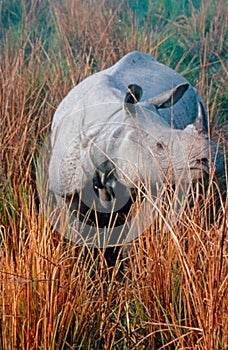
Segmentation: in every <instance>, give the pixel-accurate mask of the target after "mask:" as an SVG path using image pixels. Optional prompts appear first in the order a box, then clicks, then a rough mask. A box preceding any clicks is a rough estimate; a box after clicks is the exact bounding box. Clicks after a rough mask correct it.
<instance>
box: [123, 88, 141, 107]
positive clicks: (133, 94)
mask: <svg viewBox="0 0 228 350" xmlns="http://www.w3.org/2000/svg"><path fill="white" fill-rule="evenodd" d="M142 93H143V91H142V88H141V86H139V85H137V84H131V85H128V92H127V93H126V96H125V99H124V103H125V105H126V104H128V103H129V104H135V103H137V102H139V101H140V99H141V97H142Z"/></svg>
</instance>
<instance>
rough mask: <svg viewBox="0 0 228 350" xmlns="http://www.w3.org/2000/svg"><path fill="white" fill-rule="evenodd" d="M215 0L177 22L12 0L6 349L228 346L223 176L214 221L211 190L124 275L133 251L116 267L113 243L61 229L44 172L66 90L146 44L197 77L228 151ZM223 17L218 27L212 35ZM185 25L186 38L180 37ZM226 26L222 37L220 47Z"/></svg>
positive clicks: (3, 285)
mask: <svg viewBox="0 0 228 350" xmlns="http://www.w3.org/2000/svg"><path fill="white" fill-rule="evenodd" d="M209 3H210V4H211V7H208V8H207V10H206V5H205V4H206V2H205V1H202V3H201V6H200V7H199V9H198V10H196V9H194V7H192V10H191V11H192V12H191V13H190V15H188V16H187V17H184V16H180V17H179V18H176V19H175V20H174V19H171V20H170V21H166V20H165V19H164V17H162V16H163V14H162V13H157V14H156V15H157V17H156V18H159V19H160V22H157V24H156V25H153V26H152V27H151V25H150V21H149V17H148V18H147V20H146V21H145V23H144V24H141V23H140V22H139V21H138V19H137V18H136V16H135V15H134V13H133V12H131V11H130V9H129V8H126V3H124V2H121V3H118V4H117V3H116V2H115V1H111V0H110V1H101V2H100V3H99V4H98V3H97V1H92V0H91V1H88V2H86V1H78V0H77V1H72V0H66V1H64V2H61V1H58V0H50V1H48V2H47V1H42V0H41V1H33V2H28V1H26V0H21V1H12V2H11V4H10V2H8V1H6V0H4V1H3V3H2V4H1V21H2V23H3V24H4V23H5V22H6V21H8V22H7V25H5V27H4V26H3V27H2V31H1V36H0V37H1V51H0V113H1V118H0V121H1V124H0V125H1V129H0V130H1V132H0V134H1V139H0V144H1V147H0V150H1V163H0V176H1V184H0V215H1V222H0V235H1V238H0V245H1V251H0V295H1V297H0V315H1V316H0V348H1V349H4V350H8V349H23V350H24V349H27V350H31V349H42V350H43V349H202V350H205V349H211V350H212V349H226V346H227V343H228V324H227V319H228V294H227V293H228V287H227V286H228V263H227V258H228V255H227V254H228V251H227V216H226V213H227V203H226V202H225V201H224V200H223V199H222V197H221V192H220V190H219V189H218V191H217V194H218V196H216V197H218V200H217V203H215V195H214V188H215V185H213V184H212V183H211V185H210V196H209V197H210V206H211V207H212V211H214V212H215V211H216V213H217V216H216V218H215V219H214V221H213V222H212V223H211V224H210V225H208V213H207V210H206V209H204V208H205V207H203V208H201V207H200V206H199V204H198V202H197V200H195V203H194V206H193V208H192V209H191V211H190V213H187V214H186V216H185V217H183V220H181V221H180V223H179V224H178V225H174V224H173V225H171V227H170V228H169V230H168V232H167V230H166V229H165V227H164V222H163V221H162V220H161V219H160V221H158V223H157V222H156V223H154V224H152V226H151V227H150V229H148V230H147V231H146V232H145V233H144V235H143V236H142V237H140V239H139V241H137V242H134V244H132V246H131V247H130V248H129V250H128V251H127V252H125V255H126V261H125V276H124V278H119V269H120V265H121V263H120V261H118V262H117V264H116V266H115V267H114V270H113V271H111V272H110V273H108V268H107V266H106V262H105V260H104V258H103V255H102V253H100V254H97V255H93V254H92V253H91V254H90V253H89V252H88V251H86V250H85V249H82V248H80V249H78V248H77V247H75V246H73V245H72V244H71V243H70V242H66V241H65V239H64V236H61V235H60V234H56V232H54V230H53V229H52V228H51V227H50V224H49V223H48V222H47V220H46V219H45V216H44V215H43V213H42V208H39V204H38V198H37V190H36V183H35V170H36V166H35V159H36V157H37V154H38V152H39V149H40V147H41V146H42V143H43V141H44V140H45V139H46V137H47V135H48V133H49V129H50V123H51V118H52V116H53V113H54V111H55V109H56V107H57V106H58V104H59V102H60V101H61V100H62V98H63V97H64V96H65V95H66V94H67V92H68V91H69V90H70V89H71V88H72V87H73V86H74V85H75V84H77V83H78V82H79V81H81V80H82V79H84V78H85V77H86V76H88V75H90V74H92V73H93V72H95V71H97V70H100V69H103V68H106V67H107V66H110V65H111V64H113V63H114V62H116V61H117V59H119V58H120V57H121V56H122V55H124V54H125V53H127V52H129V51H132V50H135V49H138V50H141V51H145V52H148V53H151V54H153V55H154V56H155V57H158V58H162V60H163V62H164V63H170V65H172V66H173V67H176V68H177V69H179V71H182V72H183V73H184V74H186V76H188V78H189V77H190V78H192V82H195V83H196V86H197V87H199V90H200V93H201V96H202V97H203V99H204V101H205V102H206V106H207V109H208V112H209V117H210V122H211V123H212V124H213V125H214V128H213V130H214V134H215V136H216V137H217V140H218V142H219V143H220V149H221V153H222V154H223V155H224V159H226V154H227V153H226V147H227V124H226V122H227V120H226V115H227V114H226V113H227V109H226V108H227V105H226V104H225V88H224V86H225V82H226V81H225V74H227V70H226V69H227V68H226V65H225V60H224V47H225V45H227V42H226V36H225V35H226V34H225V32H226V29H227V22H225V18H224V13H225V12H224V5H225V3H224V2H223V1H218V2H216V4H215V3H214V2H213V1H211V2H209ZM212 5H213V6H214V8H213V7H212ZM12 6H13V7H12ZM151 6H152V5H151ZM213 9H214V10H213ZM209 10H210V11H211V12H210V11H209ZM212 10H213V11H212ZM10 11H11V12H10ZM209 12H210V13H209ZM209 15H210V19H211V18H212V19H213V21H214V22H213V21H212V22H213V23H214V24H213V26H211V27H210V26H209V28H208V27H207V30H206V31H204V30H203V28H202V30H201V32H200V34H198V32H197V31H198V30H199V29H198V27H197V26H198V24H197V23H199V21H200V23H201V24H202V27H203V23H204V24H205V27H206V25H207V26H208V16H209ZM216 16H217V17H216ZM15 18H16V19H15ZM6 19H7V20H6ZM226 19H227V17H226ZM3 20H4V21H5V22H4V21H3ZM220 26H221V27H222V28H223V29H222V30H220V29H219V28H220ZM189 28H190V30H189ZM191 28H193V29H194V30H195V32H194V30H191ZM175 32H178V37H179V38H180V42H179V46H178V47H177V43H175V45H173V46H172V41H170V38H172V37H173V35H174V33H175ZM188 33H189V35H190V34H191V37H190V36H188ZM194 33H195V34H194ZM218 33H219V34H220V35H219V36H218ZM203 34H205V36H203ZM206 34H207V35H206ZM213 35H214V36H215V37H216V38H219V41H218V42H217V44H216V45H215V44H214V46H213V47H211V46H210V45H212V42H213V41H212V38H213V37H214V36H213ZM216 35H217V36H216ZM189 38H190V39H189ZM194 44H195V45H194ZM182 47H184V49H185V52H186V55H184V56H183V55H182V51H181V48H182ZM177 53H179V54H180V53H181V57H179V58H178V55H177ZM213 55H215V56H216V57H217V59H216V60H215V62H214V61H213V62H214V63H213V62H212V58H213V57H214V56H213ZM212 56H213V57H212ZM188 57H190V59H189V60H188ZM177 58H178V59H177ZM225 165H226V162H225ZM223 188H224V189H225V191H226V189H227V178H226V179H225V180H223ZM224 189H223V191H224ZM219 195H220V196H219ZM204 201H205V206H206V207H207V206H208V204H207V203H208V202H209V199H208V197H207V198H205V200H204ZM218 207H219V208H218ZM162 209H163V208H162Z"/></svg>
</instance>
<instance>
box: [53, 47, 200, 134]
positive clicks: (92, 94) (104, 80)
mask: <svg viewBox="0 0 228 350" xmlns="http://www.w3.org/2000/svg"><path fill="white" fill-rule="evenodd" d="M184 82H187V80H186V79H185V78H184V77H182V76H181V75H180V74H179V73H177V72H175V71H174V70H173V69H171V68H169V67H167V66H165V65H163V64H161V63H159V62H157V61H156V60H155V59H154V58H153V57H151V56H150V55H148V54H144V53H141V52H137V51H135V52H131V53H129V54H127V55H126V56H124V57H123V58H122V59H120V60H119V61H118V62H117V63H116V64H115V65H113V66H112V67H110V68H108V69H105V70H103V71H100V72H98V73H96V74H93V75H92V76H90V77H88V78H86V79H85V80H84V81H82V82H81V83H80V84H78V85H77V86H76V87H75V88H73V89H72V90H71V91H70V93H69V94H68V95H67V96H66V97H65V98H64V99H63V101H62V102H61V103H60V105H59V107H58V109H57V111H56V113H55V116H54V118H53V124H52V128H54V127H55V126H57V125H59V124H60V123H61V122H62V120H63V119H65V118H67V116H68V115H69V113H72V110H75V111H77V110H81V109H83V108H86V107H88V106H93V105H98V104H104V103H112V102H123V100H124V97H125V94H126V92H127V87H128V85H130V84H137V85H140V86H141V87H142V89H143V96H142V101H146V100H148V99H150V98H153V97H155V96H158V95H160V94H162V93H163V92H165V91H167V90H171V89H173V88H174V87H175V86H177V85H179V84H181V83H184ZM198 100H199V99H198V96H197V92H196V89H195V88H193V87H192V86H191V85H190V86H189V88H188V90H187V91H186V93H185V94H184V95H183V97H182V98H181V99H180V100H179V101H178V102H177V103H176V104H175V105H174V106H173V107H172V108H165V109H159V113H160V116H161V117H162V118H164V119H165V121H166V122H168V124H169V125H174V127H176V128H178V129H184V128H185V127H186V126H187V125H189V124H192V123H193V122H194V121H195V119H196V117H197V103H198ZM75 118H77V116H76V115H75ZM104 118H105V116H104ZM107 118H108V114H107ZM107 120H108V119H107Z"/></svg>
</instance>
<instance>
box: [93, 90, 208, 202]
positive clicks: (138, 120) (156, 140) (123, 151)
mask: <svg viewBox="0 0 228 350" xmlns="http://www.w3.org/2000/svg"><path fill="white" fill-rule="evenodd" d="M187 89H188V84H187V83H184V84H181V85H179V86H177V87H175V88H174V89H172V90H170V91H167V92H165V93H163V94H162V95H159V96H157V97H155V98H153V99H150V100H149V101H143V102H140V99H141V97H142V94H143V91H142V88H141V87H140V86H138V85H136V84H131V85H129V86H128V91H127V92H126V96H125V99H124V104H123V110H122V111H121V112H122V113H123V119H122V122H121V123H119V125H118V126H116V127H112V128H110V135H109V138H108V140H107V139H106V136H105V137H104V138H103V137H99V138H97V139H95V140H93V145H92V146H91V148H92V150H91V153H90V154H92V156H91V159H93V160H92V162H94V165H95V168H96V171H95V177H94V179H95V181H94V184H95V190H96V195H97V196H98V197H99V198H100V200H101V201H102V203H103V205H104V206H105V202H108V203H110V201H111V200H114V199H116V196H117V195H116V194H115V188H116V186H117V183H121V184H122V185H123V186H125V187H126V188H128V189H129V188H134V187H137V186H138V183H139V182H141V183H142V184H147V186H148V187H149V188H150V191H152V194H153V196H156V195H157V190H158V188H160V187H161V186H162V185H164V184H165V183H169V184H170V185H173V184H176V185H177V184H182V186H183V185H186V184H188V185H189V184H190V183H194V182H196V181H198V180H201V179H202V176H204V175H208V174H209V173H210V172H211V171H213V167H212V161H211V154H210V147H209V137H208V133H207V122H206V114H205V111H204V108H203V106H202V104H201V102H200V101H199V102H198V116H197V118H196V120H195V122H194V124H191V125H188V126H187V127H186V128H185V129H183V130H182V129H175V128H174V127H170V125H168V124H166V123H165V122H164V120H163V119H162V118H161V117H160V114H159V110H160V109H163V108H169V109H170V107H171V106H172V105H174V104H175V103H177V102H178V101H179V99H180V98H181V97H182V96H183V94H184V93H185V91H186V90H187ZM118 195H119V196H120V197H121V192H119V193H118ZM106 204H107V203H106Z"/></svg>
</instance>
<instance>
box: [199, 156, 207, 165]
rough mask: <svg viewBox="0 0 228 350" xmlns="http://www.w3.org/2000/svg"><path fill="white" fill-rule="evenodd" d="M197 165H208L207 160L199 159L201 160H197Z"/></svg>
mask: <svg viewBox="0 0 228 350" xmlns="http://www.w3.org/2000/svg"><path fill="white" fill-rule="evenodd" d="M199 163H202V164H204V165H208V159H207V158H201V159H199Z"/></svg>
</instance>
